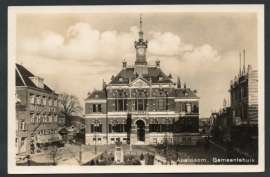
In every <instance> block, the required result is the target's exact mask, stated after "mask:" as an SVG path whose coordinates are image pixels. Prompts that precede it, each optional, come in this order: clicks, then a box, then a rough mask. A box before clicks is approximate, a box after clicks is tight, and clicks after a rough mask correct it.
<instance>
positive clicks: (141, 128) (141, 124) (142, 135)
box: [136, 120, 145, 141]
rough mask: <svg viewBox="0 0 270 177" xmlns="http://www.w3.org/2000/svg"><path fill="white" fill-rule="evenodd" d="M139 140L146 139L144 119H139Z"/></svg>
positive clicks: (137, 123)
mask: <svg viewBox="0 0 270 177" xmlns="http://www.w3.org/2000/svg"><path fill="white" fill-rule="evenodd" d="M136 125H137V141H144V139H145V124H144V121H142V120H137V122H136Z"/></svg>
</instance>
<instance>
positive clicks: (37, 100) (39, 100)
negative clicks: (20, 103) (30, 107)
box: [36, 95, 41, 104]
mask: <svg viewBox="0 0 270 177" xmlns="http://www.w3.org/2000/svg"><path fill="white" fill-rule="evenodd" d="M36 104H41V98H40V95H37V99H36Z"/></svg>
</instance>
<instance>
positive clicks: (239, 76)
mask: <svg viewBox="0 0 270 177" xmlns="http://www.w3.org/2000/svg"><path fill="white" fill-rule="evenodd" d="M239 56H240V67H239V77H240V76H241V53H240V54H239Z"/></svg>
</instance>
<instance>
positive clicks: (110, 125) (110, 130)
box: [109, 124, 112, 133]
mask: <svg viewBox="0 0 270 177" xmlns="http://www.w3.org/2000/svg"><path fill="white" fill-rule="evenodd" d="M111 132H112V124H109V133H111Z"/></svg>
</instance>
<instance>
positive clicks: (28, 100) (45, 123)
mask: <svg viewBox="0 0 270 177" xmlns="http://www.w3.org/2000/svg"><path fill="white" fill-rule="evenodd" d="M15 72H16V97H17V99H20V100H21V102H20V104H18V105H17V106H16V146H17V154H30V152H31V146H32V147H34V148H35V150H34V153H35V152H36V151H37V150H38V149H39V148H40V147H41V146H44V145H47V144H48V143H52V142H55V143H56V142H59V141H60V140H61V139H62V138H61V136H60V135H59V134H58V123H59V122H58V114H59V109H58V100H57V98H58V94H56V93H54V91H52V90H51V89H50V88H49V87H48V86H47V85H46V84H44V79H43V78H40V77H38V76H34V75H33V74H32V73H31V72H29V71H28V70H27V69H26V68H25V67H23V66H22V65H19V64H16V71H15ZM18 130H19V131H18ZM18 137H19V138H18Z"/></svg>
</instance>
